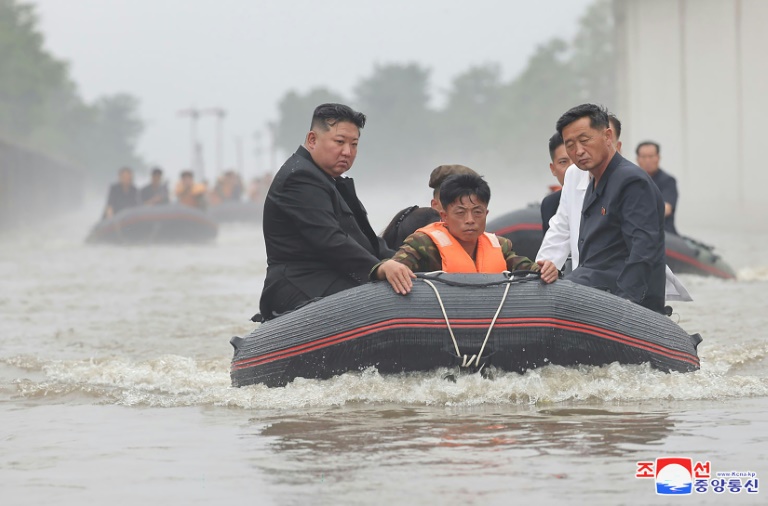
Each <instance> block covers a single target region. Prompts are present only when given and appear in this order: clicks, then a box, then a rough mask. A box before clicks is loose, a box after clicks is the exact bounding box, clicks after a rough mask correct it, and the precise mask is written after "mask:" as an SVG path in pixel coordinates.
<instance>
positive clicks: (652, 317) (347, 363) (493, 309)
mask: <svg viewBox="0 0 768 506" xmlns="http://www.w3.org/2000/svg"><path fill="white" fill-rule="evenodd" d="M517 274H518V275H520V276H524V277H515V276H513V277H511V278H510V277H509V276H508V275H507V274H493V275H487V274H437V275H423V274H420V275H419V276H420V278H419V279H417V280H414V287H413V291H412V292H411V293H410V294H409V295H407V296H401V295H397V294H395V293H394V292H393V291H392V289H391V288H390V286H389V284H387V283H385V282H378V283H369V284H366V285H363V286H360V287H357V288H353V289H350V290H347V291H344V292H341V293H338V294H335V295H332V296H330V297H326V298H323V299H320V300H318V301H316V302H313V303H310V304H308V305H306V306H304V307H302V308H300V309H298V310H296V311H293V312H291V313H288V314H286V315H283V316H280V317H279V318H276V319H274V320H270V321H268V322H266V323H263V324H261V325H260V326H259V327H258V328H256V330H254V331H253V332H252V333H251V334H250V335H248V336H247V337H245V338H240V337H233V338H232V340H231V343H232V346H233V347H234V349H235V353H234V357H233V359H232V366H231V378H232V385H234V386H243V385H250V384H255V383H263V384H265V385H267V386H281V385H285V384H287V383H289V382H290V381H292V380H293V379H295V378H298V377H303V378H329V377H332V376H334V375H337V374H342V373H345V372H348V371H357V370H361V369H364V368H367V367H371V366H375V367H376V368H377V369H378V371H379V372H380V373H382V374H386V373H400V372H409V371H430V370H433V369H436V368H439V367H460V368H461V367H463V368H465V369H468V370H474V371H476V370H482V369H483V368H489V367H491V366H492V367H495V368H497V369H500V370H504V371H515V372H524V371H525V370H527V369H532V368H536V367H542V366H545V365H547V364H557V365H563V366H574V365H578V364H586V365H603V364H609V363H613V362H619V363H621V364H640V363H646V362H649V363H650V364H651V365H652V366H653V367H655V368H658V369H661V370H663V371H680V372H688V371H694V370H697V369H698V368H699V358H698V355H697V352H696V347H697V345H698V344H699V342H700V341H701V337H700V336H699V335H698V334H695V335H688V334H687V333H686V332H685V331H684V330H683V329H681V328H680V327H679V326H678V325H676V324H675V323H673V322H672V321H671V320H670V319H669V318H667V317H665V316H662V315H660V314H657V313H654V312H652V311H650V310H648V309H645V308H643V307H641V306H638V305H636V304H633V303H631V302H629V301H626V300H623V299H620V298H618V297H615V296H613V295H610V294H608V293H605V292H601V291H598V290H594V289H591V288H587V287H584V286H580V285H576V284H574V283H571V282H569V281H564V280H560V281H556V282H555V283H553V284H551V285H546V284H544V283H542V282H541V281H540V280H539V278H538V276H537V275H535V274H531V273H527V272H526V273H517Z"/></svg>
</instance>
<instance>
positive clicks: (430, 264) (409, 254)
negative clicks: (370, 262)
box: [370, 232, 443, 279]
mask: <svg viewBox="0 0 768 506" xmlns="http://www.w3.org/2000/svg"><path fill="white" fill-rule="evenodd" d="M391 260H394V261H396V262H400V263H401V264H403V265H405V266H406V267H408V268H409V269H411V271H413V272H433V271H439V270H442V269H443V260H442V258H441V257H440V251H439V250H438V249H437V246H435V243H434V242H432V239H431V238H430V237H429V236H428V235H427V234H425V233H424V232H414V233H412V234H411V235H409V236H408V237H407V238H406V239H405V241H403V245H402V246H400V249H399V250H397V252H396V253H395V255H394V256H393V257H392V258H391ZM384 262H386V260H383V261H382V262H379V263H378V264H376V265H374V266H373V269H371V274H370V278H371V279H376V270H377V269H378V268H379V266H380V265H381V264H382V263H384Z"/></svg>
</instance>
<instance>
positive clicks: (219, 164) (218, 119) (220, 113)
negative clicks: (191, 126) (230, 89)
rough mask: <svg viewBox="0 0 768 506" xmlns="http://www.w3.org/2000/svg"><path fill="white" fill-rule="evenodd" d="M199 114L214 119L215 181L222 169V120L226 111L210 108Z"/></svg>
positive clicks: (219, 108)
mask: <svg viewBox="0 0 768 506" xmlns="http://www.w3.org/2000/svg"><path fill="white" fill-rule="evenodd" d="M200 114H203V115H211V116H214V117H215V118H216V142H215V144H216V173H215V174H214V177H213V180H214V181H215V180H216V178H217V177H218V176H219V174H220V173H221V170H222V168H223V166H222V157H223V155H224V153H223V152H222V151H223V149H224V143H223V135H224V134H223V129H224V125H223V123H224V118H225V117H226V116H227V111H225V110H224V109H223V108H221V107H211V108H208V109H203V110H201V111H200Z"/></svg>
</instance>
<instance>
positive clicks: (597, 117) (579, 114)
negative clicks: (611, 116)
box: [555, 104, 618, 138]
mask: <svg viewBox="0 0 768 506" xmlns="http://www.w3.org/2000/svg"><path fill="white" fill-rule="evenodd" d="M581 118H589V126H590V127H592V128H594V129H598V130H599V129H604V128H608V127H609V126H610V124H609V123H608V110H607V109H606V108H605V107H603V106H601V105H595V104H581V105H577V106H576V107H572V108H571V109H568V111H566V113H565V114H563V115H562V116H560V119H558V120H557V124H556V125H555V128H556V129H557V133H559V134H560V135H563V129H564V128H565V127H567V126H568V125H570V124H571V123H573V122H574V121H578V120H580V119H581ZM617 138H618V136H617Z"/></svg>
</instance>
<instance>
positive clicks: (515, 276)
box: [415, 271, 541, 288]
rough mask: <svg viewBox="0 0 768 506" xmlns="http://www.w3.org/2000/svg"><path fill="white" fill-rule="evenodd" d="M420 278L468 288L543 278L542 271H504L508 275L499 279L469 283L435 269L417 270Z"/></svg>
mask: <svg viewBox="0 0 768 506" xmlns="http://www.w3.org/2000/svg"><path fill="white" fill-rule="evenodd" d="M415 274H416V277H417V278H418V279H423V280H425V281H426V280H431V281H437V282H439V283H443V284H444V285H448V286H459V287H468V288H470V287H471V288H486V287H489V286H499V285H506V284H509V283H526V282H530V281H537V280H539V279H541V273H540V272H538V271H511V272H510V271H504V272H503V273H501V274H504V275H505V276H506V277H505V278H504V279H501V280H499V281H485V282H481V283H467V282H462V281H455V280H453V279H448V278H444V277H442V275H443V274H448V273H447V272H445V271H433V272H417V273H415Z"/></svg>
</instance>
